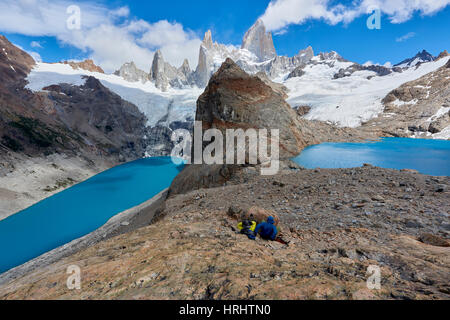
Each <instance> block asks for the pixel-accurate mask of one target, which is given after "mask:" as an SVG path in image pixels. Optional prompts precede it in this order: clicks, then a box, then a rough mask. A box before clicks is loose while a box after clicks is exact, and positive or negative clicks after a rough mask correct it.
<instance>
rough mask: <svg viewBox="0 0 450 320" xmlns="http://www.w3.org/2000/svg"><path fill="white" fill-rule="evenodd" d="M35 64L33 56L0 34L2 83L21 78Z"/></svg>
mask: <svg viewBox="0 0 450 320" xmlns="http://www.w3.org/2000/svg"><path fill="white" fill-rule="evenodd" d="M34 65H35V62H34V60H33V58H32V57H31V56H30V55H29V54H28V53H26V52H24V51H22V50H20V49H19V48H17V47H16V46H14V45H13V44H12V43H11V42H9V41H8V39H6V37H5V36H3V35H0V74H1V79H2V81H1V82H2V85H3V86H5V85H8V84H11V83H12V82H15V81H18V80H21V79H23V78H24V77H26V76H27V75H28V73H29V72H30V70H31V68H32V67H33V66H34Z"/></svg>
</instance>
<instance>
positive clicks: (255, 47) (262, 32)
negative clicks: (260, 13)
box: [241, 19, 277, 62]
mask: <svg viewBox="0 0 450 320" xmlns="http://www.w3.org/2000/svg"><path fill="white" fill-rule="evenodd" d="M241 49H247V50H248V51H250V52H252V53H254V54H255V55H256V56H257V57H258V59H259V61H260V62H263V61H267V60H270V59H273V58H275V57H276V56H277V52H276V50H275V46H274V44H273V39H272V33H270V32H266V27H265V25H264V22H263V21H262V20H261V19H258V21H256V23H255V24H254V25H253V26H252V27H251V28H250V29H249V30H248V31H247V33H246V34H245V36H244V40H243V41H242V46H241Z"/></svg>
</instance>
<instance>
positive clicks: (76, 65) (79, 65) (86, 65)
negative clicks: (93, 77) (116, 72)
mask: <svg viewBox="0 0 450 320" xmlns="http://www.w3.org/2000/svg"><path fill="white" fill-rule="evenodd" d="M63 63H64V64H68V65H69V66H71V67H72V69H74V70H78V69H83V70H86V71H90V72H98V73H105V72H104V71H103V69H102V68H101V67H99V66H97V65H96V64H95V63H94V60H92V59H86V60H84V61H81V62H75V61H63Z"/></svg>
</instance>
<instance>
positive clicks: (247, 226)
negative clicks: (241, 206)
mask: <svg viewBox="0 0 450 320" xmlns="http://www.w3.org/2000/svg"><path fill="white" fill-rule="evenodd" d="M238 229H239V230H241V233H242V234H245V235H246V236H247V237H248V238H249V239H250V240H255V234H254V231H255V229H256V221H254V219H253V215H252V214H251V215H250V218H249V219H245V220H244V221H242V222H240V223H239V224H238Z"/></svg>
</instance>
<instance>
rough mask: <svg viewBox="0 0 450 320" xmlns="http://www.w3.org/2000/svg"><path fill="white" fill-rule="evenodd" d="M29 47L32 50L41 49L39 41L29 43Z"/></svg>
mask: <svg viewBox="0 0 450 320" xmlns="http://www.w3.org/2000/svg"><path fill="white" fill-rule="evenodd" d="M30 47H32V48H40V49H42V45H41V44H40V42H39V41H31V43H30Z"/></svg>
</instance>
